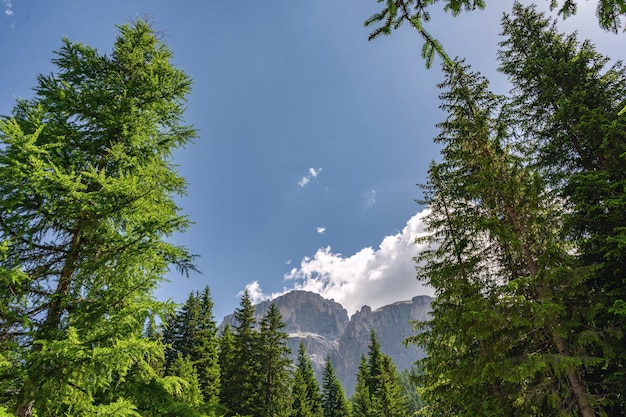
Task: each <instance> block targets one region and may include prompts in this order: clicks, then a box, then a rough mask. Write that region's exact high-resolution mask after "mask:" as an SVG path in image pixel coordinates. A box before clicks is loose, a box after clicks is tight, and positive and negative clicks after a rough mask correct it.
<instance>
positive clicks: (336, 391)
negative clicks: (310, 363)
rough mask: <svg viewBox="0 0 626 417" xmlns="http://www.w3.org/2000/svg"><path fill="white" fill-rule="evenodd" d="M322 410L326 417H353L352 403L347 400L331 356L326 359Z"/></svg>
mask: <svg viewBox="0 0 626 417" xmlns="http://www.w3.org/2000/svg"><path fill="white" fill-rule="evenodd" d="M322 408H323V411H324V417H350V415H351V412H350V403H349V402H348V400H346V395H345V393H344V391H343V387H342V386H341V382H340V381H339V379H337V374H336V373H335V368H334V367H333V364H332V362H331V360H330V355H328V356H327V357H326V362H325V363H324V374H323V376H322Z"/></svg>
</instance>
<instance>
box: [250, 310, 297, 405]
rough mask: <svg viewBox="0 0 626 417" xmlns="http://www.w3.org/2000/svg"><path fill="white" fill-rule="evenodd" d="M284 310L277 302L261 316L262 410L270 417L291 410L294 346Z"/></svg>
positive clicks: (259, 359) (260, 373) (260, 371)
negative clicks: (291, 346) (290, 393)
mask: <svg viewBox="0 0 626 417" xmlns="http://www.w3.org/2000/svg"><path fill="white" fill-rule="evenodd" d="M284 327H285V323H283V321H282V316H281V314H280V310H279V309H278V307H276V305H275V304H274V303H272V304H271V305H270V308H269V309H268V311H267V313H265V315H264V316H263V318H262V319H261V328H260V333H259V357H258V362H259V365H260V370H259V377H260V393H259V394H260V401H259V403H258V414H257V415H263V416H268V417H280V416H287V415H288V414H289V387H290V384H291V366H292V363H291V359H290V358H289V354H290V353H291V349H289V347H288V346H287V333H285V332H284V331H283V330H282V329H284Z"/></svg>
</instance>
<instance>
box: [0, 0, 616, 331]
mask: <svg viewBox="0 0 626 417" xmlns="http://www.w3.org/2000/svg"><path fill="white" fill-rule="evenodd" d="M491 3H493V4H488V7H487V10H485V11H479V12H472V13H470V14H466V15H461V16H460V17H457V18H453V17H451V16H449V15H444V14H442V13H440V12H437V11H434V13H433V19H432V23H431V25H430V27H431V29H430V30H431V32H432V33H433V34H434V35H435V36H436V37H438V38H439V39H440V40H441V41H442V42H443V44H444V46H445V48H446V49H447V51H448V52H449V54H450V55H452V56H462V57H465V58H466V59H467V62H468V63H469V64H471V65H472V66H474V68H475V69H477V70H480V71H482V72H483V73H484V74H486V75H488V76H489V77H491V78H492V80H493V88H494V89H495V90H497V91H499V92H506V91H507V89H508V86H507V84H506V80H505V79H504V78H503V77H502V76H499V75H497V74H495V73H494V70H495V68H496V67H497V63H496V61H495V56H496V51H497V42H498V40H499V38H498V34H499V32H500V27H499V21H500V16H501V14H502V12H503V11H506V10H508V9H509V8H510V6H511V4H512V2H508V1H500V2H495V1H493V2H491ZM540 4H542V5H544V6H545V2H541V3H540ZM0 5H1V7H2V13H1V14H2V15H1V16H0V45H1V51H2V57H3V63H2V70H1V71H2V72H1V74H2V77H0V92H1V94H0V114H9V113H10V110H11V108H12V106H13V103H14V99H15V98H19V97H23V98H29V97H31V89H32V87H34V86H35V79H36V76H37V74H38V73H49V72H51V71H53V66H52V65H51V64H50V59H51V58H52V57H53V54H52V51H54V50H56V49H58V47H59V46H60V44H61V39H62V38H63V37H68V38H69V39H70V40H72V41H76V42H83V43H85V44H89V45H92V46H95V47H97V48H98V49H99V50H100V51H101V52H103V53H105V52H108V51H110V49H111V47H112V44H113V41H114V38H115V35H116V28H115V24H123V23H125V22H128V21H130V20H132V19H134V18H135V17H137V16H145V15H149V16H150V19H151V20H152V21H153V23H154V27H155V28H156V29H157V30H159V31H161V32H162V33H163V35H164V40H165V42H166V43H167V44H168V45H169V46H170V48H171V49H172V51H173V52H174V63H175V65H177V66H178V67H180V68H182V69H184V70H185V71H186V72H187V73H188V74H189V75H190V76H191V77H192V78H193V80H194V87H193V92H192V94H191V95H190V97H189V102H188V110H187V113H186V120H187V122H188V123H190V124H192V125H194V126H195V127H196V128H197V129H198V130H199V138H198V139H197V141H196V143H195V144H193V145H190V146H189V147H188V148H186V149H185V150H181V151H179V152H177V153H176V161H175V162H176V163H177V164H178V165H179V167H180V173H181V174H182V175H183V176H185V177H186V178H187V180H188V183H189V186H188V195H187V196H185V197H184V198H181V199H180V201H179V202H180V205H181V207H182V208H183V211H184V213H186V214H188V215H189V216H190V217H191V219H192V220H193V221H194V222H195V224H194V225H193V226H192V228H191V230H190V231H189V232H188V233H187V234H185V235H180V236H176V237H175V238H174V240H175V241H176V242H177V243H180V244H183V245H185V246H187V247H188V248H189V249H190V251H191V252H192V253H195V254H197V255H199V259H198V267H199V269H200V270H201V271H202V274H201V275H192V276H191V277H190V278H189V279H187V278H184V277H179V276H177V275H175V274H172V275H170V276H169V279H170V280H171V282H170V283H168V284H165V285H163V287H162V288H161V289H160V290H159V291H158V292H157V296H158V297H159V298H162V299H167V298H171V299H172V300H174V301H176V302H182V301H184V300H185V298H186V297H187V295H188V294H189V292H191V291H195V290H200V289H202V288H203V287H204V286H205V285H209V286H210V288H211V291H212V294H213V299H214V303H215V309H214V313H215V316H216V317H217V319H218V321H219V320H221V318H222V317H223V316H224V315H225V314H229V313H231V312H232V311H233V310H234V309H235V308H237V306H238V304H239V299H240V293H241V291H242V290H243V289H244V288H246V287H247V288H249V290H250V291H251V293H252V294H253V295H254V297H255V299H256V300H260V299H262V298H264V297H270V296H272V295H276V294H280V293H282V292H284V291H286V290H289V289H292V288H303V289H309V290H312V291H317V292H319V293H320V294H322V295H324V296H326V297H328V298H334V299H335V300H337V301H339V302H341V303H342V304H343V305H344V306H345V307H346V308H347V309H348V311H349V313H353V312H354V311H356V310H357V309H359V308H360V307H361V306H362V305H364V304H368V305H370V306H371V307H373V308H376V307H380V306H382V305H384V304H387V303H390V302H393V301H398V300H404V299H410V298H411V297H413V296H415V295H418V294H429V293H431V291H430V290H429V289H427V288H423V287H421V286H420V285H419V283H417V281H416V280H415V273H414V265H413V263H412V260H411V258H412V256H414V255H415V253H416V251H417V250H418V249H419V248H417V247H416V246H415V245H414V244H413V240H414V238H415V236H416V235H417V234H418V233H419V232H420V230H421V226H422V224H421V221H420V216H421V214H420V213H421V211H422V210H423V209H424V208H423V207H420V206H418V205H417V204H416V203H415V202H414V200H415V199H416V198H419V197H420V193H419V190H418V188H417V187H416V186H415V184H416V183H420V182H423V181H424V180H425V175H426V171H427V169H428V164H429V163H430V161H431V160H433V159H435V158H437V157H438V150H437V148H436V147H435V146H434V145H433V143H432V138H433V137H434V136H435V135H436V133H437V130H436V128H435V124H436V123H437V122H439V121H441V120H442V119H443V117H444V115H443V114H442V113H441V111H440V110H439V109H438V105H439V101H438V98H437V96H438V90H437V88H436V84H437V83H438V82H439V81H441V80H442V77H441V73H440V71H439V67H438V63H436V64H435V65H434V66H433V68H432V69H430V70H426V69H425V68H424V63H423V61H422V59H421V58H420V48H421V42H420V39H419V38H418V37H417V36H416V34H415V33H413V32H412V31H411V30H409V28H408V27H406V28H403V30H401V31H399V32H398V33H395V34H394V35H393V36H390V37H384V38H381V39H378V40H376V41H373V42H368V41H367V35H368V33H369V31H368V29H367V28H364V27H363V21H364V20H365V19H366V18H367V17H369V16H370V15H372V14H373V13H375V12H376V11H378V4H377V3H376V1H374V0H272V1H256V2H233V1H217V0H215V1H214V0H207V1H187V2H173V1H169V2H165V1H155V0H152V1H149V0H141V1H132V0H127V1H117V0H108V1H93V0H85V1H80V2H76V1H69V0H58V1H36V0H11V1H9V0H0ZM593 7H594V6H593V4H590V3H588V2H584V1H583V2H581V4H580V5H579V8H580V11H579V15H578V16H576V17H574V18H571V19H568V20H567V21H566V22H565V23H563V24H562V25H561V26H562V28H563V29H564V30H567V31H571V30H578V31H579V32H580V34H581V36H583V37H589V38H591V39H592V41H593V42H594V43H595V44H596V45H597V46H598V49H599V50H600V51H601V52H602V53H605V54H607V55H609V56H610V57H612V58H622V51H623V41H624V35H617V36H616V35H612V34H608V33H605V32H602V31H601V30H600V29H598V28H597V23H596V19H595V16H593ZM620 46H621V48H620ZM618 48H619V49H618Z"/></svg>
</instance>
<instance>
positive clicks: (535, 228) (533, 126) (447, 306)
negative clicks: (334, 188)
mask: <svg viewBox="0 0 626 417" xmlns="http://www.w3.org/2000/svg"><path fill="white" fill-rule="evenodd" d="M503 25H504V35H505V41H504V42H503V43H502V45H503V47H504V49H503V50H502V52H501V55H500V59H501V61H502V63H503V65H502V70H503V71H504V72H505V73H507V74H508V75H509V76H511V78H512V80H513V83H514V87H515V89H514V91H513V92H514V94H515V95H514V96H513V97H512V98H510V99H509V98H507V97H500V96H496V95H495V94H493V93H491V92H490V91H489V89H488V83H487V81H486V80H484V79H483V78H482V77H480V76H478V75H477V74H473V73H470V72H469V71H468V68H466V67H464V66H463V65H462V64H460V63H455V64H454V65H452V66H449V67H448V68H447V70H446V72H447V78H446V82H445V83H444V84H443V87H444V88H445V89H446V92H444V93H443V94H442V101H443V105H442V108H443V109H444V110H445V111H446V112H447V113H448V118H447V120H446V121H445V122H444V123H442V124H441V125H440V128H441V134H440V135H439V136H438V137H437V138H436V141H437V142H438V143H440V144H442V145H443V151H442V155H443V160H442V161H441V162H440V163H436V164H433V165H432V166H431V169H430V171H429V183H428V184H427V186H426V187H425V192H426V193H425V195H426V197H425V201H424V202H425V203H427V204H428V205H429V206H430V208H431V210H432V212H431V214H430V215H429V216H428V219H427V224H428V228H429V232H430V233H431V235H430V236H428V237H427V238H425V239H424V240H423V241H424V242H426V243H429V244H431V248H430V250H428V251H426V252H425V253H424V254H423V255H421V256H420V257H419V258H418V261H420V262H422V264H421V266H420V277H421V278H422V279H424V280H426V281H427V282H428V283H430V284H431V285H432V286H433V287H434V288H436V290H437V300H436V301H435V303H434V304H433V320H432V321H431V322H429V323H426V324H425V325H424V326H423V330H425V332H424V333H423V334H421V335H418V336H416V340H418V341H419V342H420V343H421V344H422V346H424V347H426V349H427V351H428V354H429V357H428V358H427V359H425V360H424V361H423V362H422V365H423V366H424V369H425V371H426V373H425V374H424V378H423V381H424V383H425V384H424V390H425V393H426V394H427V399H428V401H429V403H430V405H429V410H430V412H432V413H434V414H458V415H484V414H489V413H493V414H494V415H495V414H500V415H532V414H552V413H560V414H561V415H582V416H593V415H595V414H602V413H605V412H608V411H609V410H610V412H611V413H613V414H615V413H620V412H621V411H619V410H623V407H622V405H623V395H622V393H623V385H622V384H613V382H612V381H617V380H619V378H620V377H623V373H622V372H623V347H621V345H620V344H619V342H618V339H619V338H620V337H621V336H620V335H618V333H619V332H616V331H615V329H616V328H617V327H616V326H618V327H619V326H620V323H622V322H623V311H622V310H621V308H620V306H621V303H620V302H618V301H617V300H618V299H619V298H620V297H623V295H624V290H623V286H621V285H620V284H619V281H618V282H617V283H616V279H617V280H620V279H623V275H619V273H618V275H619V276H617V275H611V273H615V272H616V271H620V268H622V267H623V263H622V262H623V254H621V253H619V254H618V252H619V250H618V249H617V248H618V247H619V245H620V243H619V242H622V241H624V239H623V236H622V231H621V230H622V229H620V228H622V227H623V217H622V214H623V210H622V209H621V207H623V201H624V193H623V189H624V187H623V177H621V176H620V175H621V173H622V172H623V168H621V166H622V165H623V164H621V163H620V158H623V155H624V143H623V140H621V139H618V138H623V136H624V135H623V132H624V122H623V121H622V120H621V119H619V118H618V115H617V113H618V111H619V108H620V107H621V106H622V105H623V102H621V101H620V100H619V97H620V94H622V95H621V97H623V93H622V92H623V91H624V82H623V71H622V70H621V66H620V65H619V64H618V65H617V66H616V67H614V68H613V69H612V70H611V71H608V72H607V73H606V75H603V74H601V72H600V70H601V68H602V67H603V65H604V64H605V63H606V60H605V59H604V58H602V57H600V56H599V55H598V54H597V53H595V52H594V51H593V48H592V47H591V46H590V45H589V44H588V43H585V44H583V45H582V46H580V47H579V44H578V43H577V42H576V40H575V37H573V36H570V37H565V36H563V35H560V34H558V33H557V32H556V31H555V29H554V25H553V24H551V23H550V22H549V21H548V20H546V19H544V18H543V16H541V14H539V13H537V12H536V11H535V9H534V8H532V7H529V8H523V7H521V6H519V5H516V6H515V8H514V16H513V17H505V19H504V23H503ZM607 87H608V88H607ZM616 91H617V93H616ZM616 94H617V95H616ZM620 132H621V133H620ZM618 167H620V168H618ZM599 178H603V180H602V181H598V180H599ZM603 186H604V188H603ZM620 187H621V188H620ZM617 189H621V191H620V192H618V191H617ZM620 193H621V194H620ZM605 203H608V204H609V205H610V206H611V207H608V206H607V207H604V206H603V205H604V204H605ZM614 208H615V211H613V209H614ZM618 213H619V214H618ZM583 219H584V220H583ZM604 221H607V222H608V223H610V224H611V227H612V228H613V229H612V230H611V231H608V230H606V229H604V226H601V224H604V223H603V222H604ZM592 242H593V243H592ZM600 242H602V243H600ZM606 265H610V266H611V267H610V271H611V272H610V273H609V271H607V270H605V269H604V266H606ZM622 270H623V269H622ZM616 306H617V308H616ZM613 378H615V379H613ZM607 381H608V382H607ZM618 385H619V387H618ZM477 398H479V399H480V401H476V399H477ZM615 415H618V414H615Z"/></svg>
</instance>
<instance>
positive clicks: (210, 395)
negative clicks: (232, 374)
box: [164, 286, 220, 404]
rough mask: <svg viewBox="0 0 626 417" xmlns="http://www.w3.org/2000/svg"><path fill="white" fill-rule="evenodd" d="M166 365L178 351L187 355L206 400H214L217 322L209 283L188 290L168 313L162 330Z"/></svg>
mask: <svg viewBox="0 0 626 417" xmlns="http://www.w3.org/2000/svg"><path fill="white" fill-rule="evenodd" d="M164 342H165V343H166V344H167V345H169V348H168V349H167V350H166V352H165V358H166V367H167V368H168V369H169V367H170V366H171V365H172V363H173V362H174V360H176V358H178V357H179V356H180V355H183V356H185V357H188V358H189V360H190V361H191V363H192V364H193V366H194V367H195V369H196V372H197V373H198V380H199V381H200V385H201V387H202V395H203V398H204V401H205V402H206V403H207V404H212V403H215V402H216V401H217V398H218V396H219V386H220V372H219V360H218V340H217V324H216V322H215V319H214V317H213V300H212V298H211V292H210V289H209V287H208V286H207V287H205V288H204V290H203V291H202V293H200V292H196V293H193V292H192V293H190V294H189V297H188V298H187V301H186V302H185V303H184V304H183V305H182V306H181V308H180V310H179V311H177V312H176V314H175V315H173V316H172V317H171V319H170V320H169V321H168V323H167V325H166V328H165V331H164Z"/></svg>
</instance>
